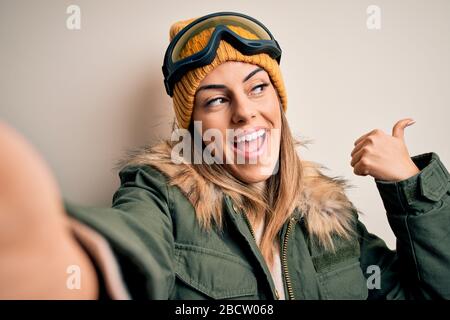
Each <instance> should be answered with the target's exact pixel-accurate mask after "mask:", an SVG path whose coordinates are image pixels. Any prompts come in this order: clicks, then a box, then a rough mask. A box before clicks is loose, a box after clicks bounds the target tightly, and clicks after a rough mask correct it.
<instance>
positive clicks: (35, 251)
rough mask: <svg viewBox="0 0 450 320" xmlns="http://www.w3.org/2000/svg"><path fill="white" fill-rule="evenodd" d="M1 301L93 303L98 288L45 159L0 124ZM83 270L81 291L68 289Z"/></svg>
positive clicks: (19, 136) (88, 260) (22, 139)
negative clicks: (72, 273) (72, 270)
mask: <svg viewBox="0 0 450 320" xmlns="http://www.w3.org/2000/svg"><path fill="white" fill-rule="evenodd" d="M0 150H1V157H0V261H1V263H0V283H1V285H0V299H94V298H96V297H97V294H98V293H97V291H98V283H97V277H96V273H95V269H94V267H93V265H92V263H91V260H90V259H89V257H88V256H87V254H86V252H85V251H84V250H83V249H82V247H81V246H80V245H79V244H78V242H77V241H76V240H75V238H74V237H73V236H72V234H71V233H70V228H69V223H68V218H67V216H66V214H65V212H64V207H63V203H62V199H61V195H60V193H59V190H58V186H57V183H56V181H55V179H54V178H53V176H52V174H51V172H50V170H49V168H48V167H47V165H46V163H45V161H44V160H43V159H42V157H41V156H40V155H39V154H38V153H37V152H36V151H35V150H34V148H33V147H32V146H31V145H30V144H29V143H28V142H27V141H26V140H25V139H24V138H23V137H22V136H21V135H20V134H19V133H17V132H16V131H15V130H14V129H12V128H11V127H9V126H8V125H6V124H5V123H1V122H0ZM70 266H77V267H79V269H78V270H80V271H81V273H80V275H81V278H80V279H81V283H80V284H81V286H80V288H79V289H74V288H71V287H70V286H68V285H67V280H68V277H69V274H68V273H67V270H68V268H69V267H70Z"/></svg>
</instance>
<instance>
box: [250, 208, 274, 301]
mask: <svg viewBox="0 0 450 320" xmlns="http://www.w3.org/2000/svg"><path fill="white" fill-rule="evenodd" d="M243 216H244V220H245V222H246V223H247V226H248V229H249V230H250V233H251V234H252V237H253V240H254V241H255V243H256V237H255V232H254V231H253V227H252V224H251V223H250V220H249V219H248V217H247V215H246V214H245V213H243ZM256 245H258V244H257V243H256ZM275 297H276V298H277V300H279V299H280V294H279V293H278V290H277V289H275Z"/></svg>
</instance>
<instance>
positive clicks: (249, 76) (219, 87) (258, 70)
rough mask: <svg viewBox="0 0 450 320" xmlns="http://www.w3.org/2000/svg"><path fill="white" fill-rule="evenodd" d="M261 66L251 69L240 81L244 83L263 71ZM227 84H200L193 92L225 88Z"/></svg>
mask: <svg viewBox="0 0 450 320" xmlns="http://www.w3.org/2000/svg"><path fill="white" fill-rule="evenodd" d="M263 70H264V69H263V68H256V69H255V70H253V71H252V72H250V73H249V74H248V75H247V76H246V77H245V78H244V80H242V83H245V81H247V80H249V79H250V78H251V77H253V76H254V75H255V74H257V73H258V72H260V71H263ZM226 88H227V86H225V85H223V84H208V85H206V86H201V87H200V88H198V90H197V92H196V93H195V94H197V93H198V92H200V91H201V90H208V89H226Z"/></svg>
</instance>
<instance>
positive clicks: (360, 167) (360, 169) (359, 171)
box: [353, 161, 370, 176]
mask: <svg viewBox="0 0 450 320" xmlns="http://www.w3.org/2000/svg"><path fill="white" fill-rule="evenodd" d="M353 173H354V174H356V175H358V176H367V175H369V174H370V170H369V169H368V168H367V166H366V165H365V164H364V163H362V162H361V161H359V162H357V163H356V164H355V166H354V167H353Z"/></svg>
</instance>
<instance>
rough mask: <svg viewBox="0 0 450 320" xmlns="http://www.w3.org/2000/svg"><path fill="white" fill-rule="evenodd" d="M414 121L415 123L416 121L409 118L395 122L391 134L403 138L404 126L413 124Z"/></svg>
mask: <svg viewBox="0 0 450 320" xmlns="http://www.w3.org/2000/svg"><path fill="white" fill-rule="evenodd" d="M414 123H416V121H415V120H413V119H411V118H407V119H402V120H399V121H397V123H396V124H395V125H394V128H392V135H393V136H394V137H396V138H400V139H402V140H403V138H404V130H405V128H406V127H408V126H410V125H413V124H414Z"/></svg>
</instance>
